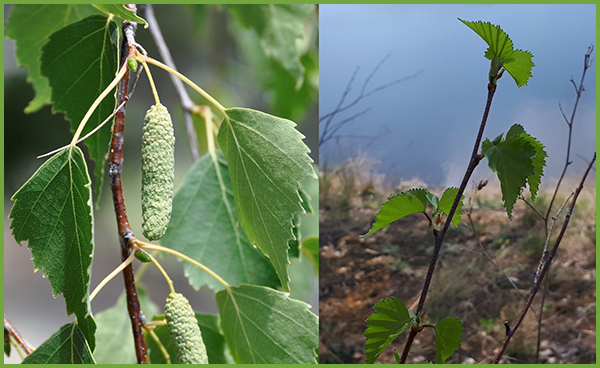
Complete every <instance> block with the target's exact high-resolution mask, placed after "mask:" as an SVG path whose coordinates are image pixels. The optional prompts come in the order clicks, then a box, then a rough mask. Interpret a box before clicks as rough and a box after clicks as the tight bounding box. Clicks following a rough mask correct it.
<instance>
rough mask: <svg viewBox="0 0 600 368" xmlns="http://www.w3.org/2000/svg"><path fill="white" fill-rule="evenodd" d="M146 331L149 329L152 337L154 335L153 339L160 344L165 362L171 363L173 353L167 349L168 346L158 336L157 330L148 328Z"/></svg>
mask: <svg viewBox="0 0 600 368" xmlns="http://www.w3.org/2000/svg"><path fill="white" fill-rule="evenodd" d="M146 331H148V333H149V334H150V337H152V340H154V342H155V343H156V345H158V348H159V349H160V352H161V353H162V355H163V356H164V357H165V363H167V364H171V355H170V354H169V352H168V351H167V348H165V346H164V345H163V343H162V341H160V339H159V338H158V335H157V334H156V332H154V330H153V329H146Z"/></svg>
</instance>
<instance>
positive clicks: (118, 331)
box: [94, 283, 166, 364]
mask: <svg viewBox="0 0 600 368" xmlns="http://www.w3.org/2000/svg"><path fill="white" fill-rule="evenodd" d="M135 287H136V290H137V294H138V300H139V301H140V305H141V307H142V313H143V314H144V316H145V317H146V319H148V320H151V319H152V317H153V316H155V315H157V314H158V313H160V312H159V307H158V306H157V305H156V304H155V303H154V302H153V301H152V300H151V299H150V295H149V294H148V292H147V290H146V287H145V286H143V285H142V284H140V283H136V285H135ZM96 322H97V323H98V331H96V342H97V345H98V347H97V348H96V350H95V351H94V358H95V359H96V361H97V362H98V363H99V364H135V363H136V362H137V359H136V356H135V346H134V344H133V335H132V332H131V320H130V318H129V312H127V296H126V295H125V292H123V293H121V295H120V296H119V299H118V300H117V303H116V304H115V305H114V306H112V307H110V308H108V309H105V310H103V311H102V312H100V313H98V314H96ZM165 328H166V327H165Z"/></svg>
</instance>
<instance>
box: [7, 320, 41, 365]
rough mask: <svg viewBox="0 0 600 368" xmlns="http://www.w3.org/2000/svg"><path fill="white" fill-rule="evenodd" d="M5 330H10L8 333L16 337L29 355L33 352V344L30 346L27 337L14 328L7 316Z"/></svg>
mask: <svg viewBox="0 0 600 368" xmlns="http://www.w3.org/2000/svg"><path fill="white" fill-rule="evenodd" d="M4 331H8V333H9V334H10V335H11V336H12V337H14V338H15V341H17V343H18V344H19V345H20V346H21V347H22V348H23V351H25V353H27V355H29V354H31V353H32V352H33V350H34V349H33V348H32V347H31V346H29V344H28V343H27V341H25V339H23V338H22V337H21V335H20V334H19V332H18V331H17V329H16V328H14V326H13V325H12V324H11V323H10V321H9V320H8V318H6V316H4Z"/></svg>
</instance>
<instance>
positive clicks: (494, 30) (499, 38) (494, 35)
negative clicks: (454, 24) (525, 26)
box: [458, 18, 514, 63]
mask: <svg viewBox="0 0 600 368" xmlns="http://www.w3.org/2000/svg"><path fill="white" fill-rule="evenodd" d="M458 20H460V21H461V22H463V23H464V24H465V25H466V26H467V27H469V28H471V29H472V30H473V31H475V33H477V34H478V35H479V36H480V37H481V38H483V40H484V41H485V42H486V43H487V44H488V46H489V48H488V49H487V50H486V52H485V57H486V58H487V59H489V60H492V59H493V58H494V56H496V57H498V58H499V59H500V60H502V61H504V62H505V63H506V62H509V61H511V60H512V53H513V51H514V48H513V42H512V40H511V39H510V37H508V34H506V32H504V31H503V30H502V28H500V26H497V25H495V24H492V23H490V22H482V21H477V22H468V21H465V20H462V19H460V18H458Z"/></svg>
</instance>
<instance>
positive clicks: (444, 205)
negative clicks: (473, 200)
mask: <svg viewBox="0 0 600 368" xmlns="http://www.w3.org/2000/svg"><path fill="white" fill-rule="evenodd" d="M457 194H458V188H448V189H446V190H445V191H444V194H442V198H441V199H440V205H439V207H440V210H442V212H444V213H445V214H446V215H448V214H449V213H450V209H451V208H452V204H453V203H454V199H456V195H457ZM464 198H465V196H464V195H463V196H461V197H460V201H459V202H458V206H456V211H455V212H454V216H452V223H453V224H454V226H458V223H459V222H460V217H461V216H462V206H463V199H464Z"/></svg>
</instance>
